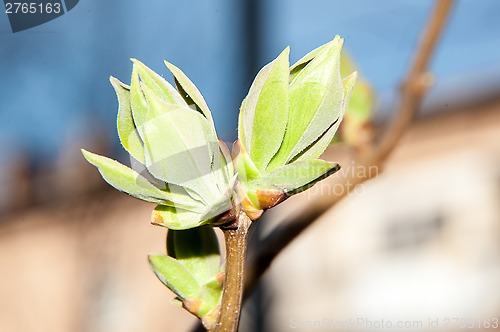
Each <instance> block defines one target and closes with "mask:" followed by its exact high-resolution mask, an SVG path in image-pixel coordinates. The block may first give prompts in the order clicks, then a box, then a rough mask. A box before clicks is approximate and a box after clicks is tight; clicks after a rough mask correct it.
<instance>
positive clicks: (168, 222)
mask: <svg viewBox="0 0 500 332" xmlns="http://www.w3.org/2000/svg"><path fill="white" fill-rule="evenodd" d="M151 223H152V224H153V225H157V226H162V227H167V228H169V229H175V230H183V229H189V228H193V227H198V226H201V225H203V221H202V220H201V214H200V213H197V212H193V211H189V210H185V209H181V208H176V207H172V206H166V205H157V206H156V208H155V209H154V210H153V213H152V214H151Z"/></svg>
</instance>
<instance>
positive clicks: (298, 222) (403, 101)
mask: <svg viewBox="0 0 500 332" xmlns="http://www.w3.org/2000/svg"><path fill="white" fill-rule="evenodd" d="M453 4H454V1H453V0H437V1H436V5H435V7H434V10H433V11H432V13H431V16H430V17H429V20H428V22H427V26H426V27H425V29H424V30H423V34H422V36H421V40H420V43H419V45H418V48H417V50H416V54H415V58H414V60H413V63H412V65H411V67H410V70H409V72H408V74H407V78H406V79H405V80H404V83H403V85H402V87H401V98H400V105H399V111H398V113H397V115H396V116H395V118H394V120H393V121H392V123H391V124H390V125H389V127H388V128H387V129H386V130H385V131H384V135H383V137H382V138H381V139H380V141H379V143H378V144H377V145H376V146H375V147H374V148H372V149H371V150H370V151H368V152H367V153H365V154H363V155H362V156H358V157H357V158H355V159H356V162H355V164H354V165H355V167H366V169H368V167H370V166H382V165H383V163H384V162H385V160H386V159H387V157H388V156H389V155H390V153H391V152H392V151H393V150H394V148H395V147H396V145H397V144H398V142H399V141H400V139H401V137H402V136H403V134H404V133H405V131H406V129H407V128H408V126H409V125H410V123H411V122H412V120H413V119H414V118H415V115H416V114H417V112H418V109H419V108H420V104H421V101H422V99H423V96H424V95H425V92H426V91H427V89H428V87H429V86H430V83H431V79H430V74H429V73H428V72H427V66H428V63H429V61H430V58H431V56H432V54H433V52H434V49H435V46H436V43H437V41H438V39H439V37H440V35H441V33H442V31H443V27H444V25H445V23H446V20H447V18H448V16H449V13H450V12H451V8H452V7H453ZM362 173H363V174H362V176H361V177H360V176H358V174H356V175H353V176H350V177H347V178H345V179H344V180H343V182H342V184H341V186H343V188H342V189H344V190H342V191H341V192H342V194H340V195H332V196H323V197H322V198H320V199H317V200H315V201H314V202H312V203H311V204H310V206H309V207H308V208H307V209H304V210H302V211H300V212H298V213H297V214H296V215H295V216H293V217H292V218H291V219H289V220H287V221H286V222H284V223H282V224H281V225H279V226H277V227H276V228H275V229H274V230H273V231H272V232H271V233H270V234H269V235H268V236H267V237H266V238H265V239H263V240H262V242H261V243H260V245H259V247H258V249H257V250H256V252H254V253H253V254H252V255H251V256H249V257H248V261H247V266H248V268H247V275H246V277H245V280H246V282H245V289H246V292H247V294H248V293H249V292H248V291H249V290H251V289H252V288H253V286H254V285H255V283H256V282H257V281H258V280H259V278H260V277H261V276H262V275H263V274H264V272H265V271H267V269H268V268H269V266H270V265H271V263H272V262H273V260H274V258H275V257H276V256H277V255H278V254H279V253H280V252H281V251H282V250H283V249H284V248H285V247H286V246H287V245H288V244H289V243H290V242H292V240H293V239H295V238H296V237H297V236H298V235H299V234H300V233H302V231H304V230H305V229H306V228H307V227H309V226H310V225H311V224H312V223H313V222H314V221H315V220H316V219H317V218H318V217H319V216H321V215H322V214H323V213H324V212H325V211H326V210H328V209H329V208H331V207H332V206H333V205H335V204H336V203H337V202H338V201H340V200H341V199H342V198H344V197H345V196H346V195H347V193H348V192H349V189H350V188H352V187H353V186H355V185H357V184H359V183H362V182H364V181H366V180H368V179H369V178H371V177H372V176H373V175H374V174H373V173H372V172H362ZM337 192H339V190H337Z"/></svg>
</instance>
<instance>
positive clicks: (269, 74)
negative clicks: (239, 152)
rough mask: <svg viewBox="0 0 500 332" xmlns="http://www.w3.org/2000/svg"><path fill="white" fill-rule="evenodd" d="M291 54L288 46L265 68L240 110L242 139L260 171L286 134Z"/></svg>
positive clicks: (240, 137)
mask: <svg viewBox="0 0 500 332" xmlns="http://www.w3.org/2000/svg"><path fill="white" fill-rule="evenodd" d="M289 53H290V49H289V48H288V47H287V48H286V49H285V50H284V51H283V52H282V53H281V54H280V55H279V56H278V57H277V58H276V59H275V60H274V61H273V62H271V63H269V64H268V65H266V66H265V67H264V68H262V70H261V71H260V72H259V73H258V74H257V77H256V78H255V80H254V82H253V83H252V86H251V87H250V91H249V92H248V95H247V97H246V98H245V100H244V102H243V104H242V106H241V109H240V128H239V139H240V141H241V142H242V143H243V145H244V147H245V148H246V150H247V151H248V153H249V155H250V157H251V158H252V160H253V162H254V164H255V166H256V167H257V168H258V169H259V170H265V169H266V167H267V165H268V164H269V161H270V160H271V159H272V157H273V156H274V154H275V153H276V151H278V149H279V147H280V145H281V142H282V140H283V136H284V135H285V129H286V122H287V118H288V81H289V62H288V56H289Z"/></svg>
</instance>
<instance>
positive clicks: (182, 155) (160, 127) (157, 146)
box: [142, 101, 220, 204]
mask: <svg viewBox="0 0 500 332" xmlns="http://www.w3.org/2000/svg"><path fill="white" fill-rule="evenodd" d="M155 107H157V108H161V110H160V111H159V113H162V114H161V115H160V116H157V117H155V118H154V120H151V121H148V122H146V123H144V127H143V128H142V131H143V132H144V135H142V136H143V140H144V145H145V157H146V167H147V168H148V170H149V171H150V172H151V174H153V175H154V176H155V177H156V178H158V179H161V180H163V181H165V182H167V183H173V184H177V185H180V186H183V187H186V188H189V189H191V190H193V191H195V192H196V193H197V194H199V195H200V197H201V198H202V199H203V200H204V201H205V202H206V203H207V204H210V203H211V202H214V201H215V200H217V199H218V198H219V197H218V196H219V195H220V194H219V191H218V190H217V189H218V188H217V181H216V178H215V175H214V174H213V172H212V166H211V165H212V161H213V154H212V151H211V149H210V145H211V144H217V146H218V141H217V138H216V137H215V136H214V134H213V132H212V130H211V129H210V125H209V124H208V122H207V119H206V118H204V117H203V116H202V115H201V114H200V113H198V112H196V111H193V110H192V109H190V108H186V107H181V106H177V105H173V104H166V103H163V102H161V101H158V102H157V105H156V106H155Z"/></svg>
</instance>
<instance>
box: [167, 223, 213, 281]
mask: <svg viewBox="0 0 500 332" xmlns="http://www.w3.org/2000/svg"><path fill="white" fill-rule="evenodd" d="M167 249H168V250H167V252H168V255H169V256H171V257H173V258H175V259H177V260H178V261H180V262H181V263H182V264H183V265H184V266H185V267H186V268H187V269H188V270H189V271H190V272H191V274H192V275H193V277H194V278H195V279H196V280H197V281H198V283H199V284H200V285H203V284H206V283H207V282H209V281H210V280H211V279H212V278H213V277H214V276H215V275H216V274H217V273H219V271H220V264H221V258H220V249H219V242H218V240H217V235H216V234H215V231H214V229H213V227H211V226H208V225H204V226H200V227H196V228H192V229H187V230H169V231H168V233H167Z"/></svg>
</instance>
